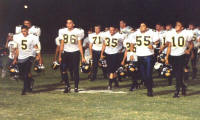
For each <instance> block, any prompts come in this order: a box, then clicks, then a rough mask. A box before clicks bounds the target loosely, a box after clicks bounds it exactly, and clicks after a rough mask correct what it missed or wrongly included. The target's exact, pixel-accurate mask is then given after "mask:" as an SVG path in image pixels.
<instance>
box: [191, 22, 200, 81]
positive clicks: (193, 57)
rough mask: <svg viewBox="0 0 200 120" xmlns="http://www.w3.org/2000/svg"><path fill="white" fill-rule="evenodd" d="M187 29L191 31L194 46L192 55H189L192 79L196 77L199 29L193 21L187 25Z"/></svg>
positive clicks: (199, 43) (199, 44)
mask: <svg viewBox="0 0 200 120" xmlns="http://www.w3.org/2000/svg"><path fill="white" fill-rule="evenodd" d="M188 30H189V31H190V32H192V33H193V38H192V41H193V44H194V48H193V49H192V55H191V66H192V79H195V78H196V74H197V66H196V65H197V55H198V48H199V46H200V42H199V39H198V38H199V36H200V34H199V30H198V29H197V28H196V27H195V25H194V24H193V23H190V24H189V26H188Z"/></svg>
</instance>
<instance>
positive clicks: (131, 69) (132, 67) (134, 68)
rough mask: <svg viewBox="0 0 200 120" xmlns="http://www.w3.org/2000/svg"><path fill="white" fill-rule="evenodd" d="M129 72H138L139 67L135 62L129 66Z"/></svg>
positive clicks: (131, 62)
mask: <svg viewBox="0 0 200 120" xmlns="http://www.w3.org/2000/svg"><path fill="white" fill-rule="evenodd" d="M127 71H128V73H133V72H136V71H138V67H137V65H136V64H135V62H133V61H130V62H129V63H128V64H127Z"/></svg>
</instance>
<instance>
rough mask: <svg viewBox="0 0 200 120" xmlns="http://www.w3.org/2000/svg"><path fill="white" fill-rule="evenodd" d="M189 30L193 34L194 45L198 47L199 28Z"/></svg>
mask: <svg viewBox="0 0 200 120" xmlns="http://www.w3.org/2000/svg"><path fill="white" fill-rule="evenodd" d="M188 31H189V32H191V33H192V34H193V37H192V41H193V43H194V47H195V48H198V47H199V46H200V45H199V42H198V39H199V37H200V34H199V30H198V29H194V30H188Z"/></svg>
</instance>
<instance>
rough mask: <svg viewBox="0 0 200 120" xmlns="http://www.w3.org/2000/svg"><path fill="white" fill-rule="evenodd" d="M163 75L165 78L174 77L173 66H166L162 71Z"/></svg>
mask: <svg viewBox="0 0 200 120" xmlns="http://www.w3.org/2000/svg"><path fill="white" fill-rule="evenodd" d="M161 75H163V76H164V77H170V76H171V75H172V66H171V65H164V66H163V68H162V70H161Z"/></svg>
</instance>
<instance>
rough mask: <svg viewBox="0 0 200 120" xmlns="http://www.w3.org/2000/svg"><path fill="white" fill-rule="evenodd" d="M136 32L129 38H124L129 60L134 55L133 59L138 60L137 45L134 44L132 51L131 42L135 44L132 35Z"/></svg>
mask: <svg viewBox="0 0 200 120" xmlns="http://www.w3.org/2000/svg"><path fill="white" fill-rule="evenodd" d="M133 35H134V33H131V34H130V35H129V36H128V38H127V39H125V40H124V42H123V46H124V48H126V50H127V61H130V57H131V56H132V55H133V57H134V60H133V61H138V59H137V55H136V47H135V46H134V48H133V51H132V52H131V51H130V49H131V44H133V39H132V37H131V36H133Z"/></svg>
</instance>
